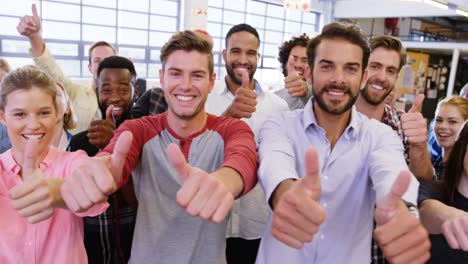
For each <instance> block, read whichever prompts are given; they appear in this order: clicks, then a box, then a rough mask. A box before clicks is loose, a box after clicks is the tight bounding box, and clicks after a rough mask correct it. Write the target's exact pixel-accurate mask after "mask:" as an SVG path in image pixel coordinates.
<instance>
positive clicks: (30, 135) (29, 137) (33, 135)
mask: <svg viewBox="0 0 468 264" xmlns="http://www.w3.org/2000/svg"><path fill="white" fill-rule="evenodd" d="M22 136H23V137H24V138H25V139H36V140H38V139H42V138H43V137H44V136H45V133H41V134H22Z"/></svg>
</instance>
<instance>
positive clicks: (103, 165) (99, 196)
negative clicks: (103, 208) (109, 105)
mask: <svg viewBox="0 0 468 264" xmlns="http://www.w3.org/2000/svg"><path fill="white" fill-rule="evenodd" d="M132 140H133V135H132V133H131V132H128V131H124V132H122V134H120V136H119V138H118V139H117V142H116V143H115V146H114V151H113V153H112V154H108V155H105V156H99V157H93V158H88V159H86V160H85V161H84V162H82V164H81V165H80V166H78V167H77V168H76V169H75V170H74V171H73V173H72V175H69V176H68V177H66V178H65V182H64V183H63V185H62V188H61V190H60V191H61V194H62V198H63V200H64V201H65V203H66V205H67V207H68V208H69V209H70V210H71V211H73V212H82V211H86V210H88V209H89V208H91V207H92V206H93V205H95V204H97V203H100V202H104V201H106V200H107V197H108V196H109V195H110V194H112V193H113V192H114V191H115V190H116V184H117V183H119V182H120V177H121V175H122V169H123V166H124V164H125V158H126V156H127V153H128V151H129V149H130V146H131V144H132Z"/></svg>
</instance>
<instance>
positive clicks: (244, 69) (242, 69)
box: [236, 67, 247, 71]
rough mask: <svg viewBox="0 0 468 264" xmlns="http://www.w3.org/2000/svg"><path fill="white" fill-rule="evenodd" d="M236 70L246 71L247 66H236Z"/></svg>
mask: <svg viewBox="0 0 468 264" xmlns="http://www.w3.org/2000/svg"><path fill="white" fill-rule="evenodd" d="M236 70H238V71H247V68H241V67H239V68H236Z"/></svg>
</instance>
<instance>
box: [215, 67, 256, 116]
mask: <svg viewBox="0 0 468 264" xmlns="http://www.w3.org/2000/svg"><path fill="white" fill-rule="evenodd" d="M249 83H250V80H249V73H248V72H247V70H245V71H243V72H242V86H241V87H239V88H238V89H237V91H236V94H235V98H234V100H233V102H232V104H231V105H230V106H229V107H228V108H227V109H226V111H225V112H224V113H223V116H230V117H234V118H250V117H252V113H254V112H255V110H256V105H257V94H256V93H255V92H254V91H253V90H251V89H250V88H249Z"/></svg>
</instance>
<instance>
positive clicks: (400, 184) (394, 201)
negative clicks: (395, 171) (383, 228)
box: [375, 171, 411, 225]
mask: <svg viewBox="0 0 468 264" xmlns="http://www.w3.org/2000/svg"><path fill="white" fill-rule="evenodd" d="M410 182H411V174H410V173H409V171H401V172H400V174H399V175H398V177H397V178H396V180H395V181H394V182H393V185H392V189H391V190H390V192H389V193H388V194H387V195H385V196H384V197H382V198H381V199H380V201H378V202H377V208H376V213H375V220H376V222H377V224H379V225H382V224H385V223H387V222H388V221H390V219H392V218H393V217H394V216H395V214H396V213H397V211H398V208H399V207H400V205H401V197H402V196H403V195H404V194H405V192H406V191H407V190H408V187H409V185H410Z"/></svg>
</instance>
